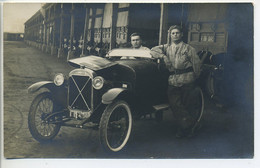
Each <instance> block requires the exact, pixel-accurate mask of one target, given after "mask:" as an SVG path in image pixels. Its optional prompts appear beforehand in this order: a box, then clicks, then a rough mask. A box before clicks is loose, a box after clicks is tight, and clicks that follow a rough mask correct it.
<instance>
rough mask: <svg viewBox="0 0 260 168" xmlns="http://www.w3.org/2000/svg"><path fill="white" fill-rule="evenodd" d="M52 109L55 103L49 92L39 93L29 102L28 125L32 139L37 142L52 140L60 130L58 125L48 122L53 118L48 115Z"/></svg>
mask: <svg viewBox="0 0 260 168" xmlns="http://www.w3.org/2000/svg"><path fill="white" fill-rule="evenodd" d="M54 109H55V104H54V102H53V99H52V96H51V94H50V93H49V92H44V93H41V94H39V95H38V96H36V98H35V99H34V100H33V102H32V104H31V107H30V111H29V115H28V126H29V130H30V132H31V134H32V136H33V137H34V139H36V140H37V141H39V142H42V143H44V142H48V141H50V140H52V139H53V138H54V137H55V136H56V135H57V134H58V132H59V130H60V125H57V124H51V123H49V122H51V121H53V120H55V118H54V116H53V117H49V116H50V114H51V113H53V112H54Z"/></svg>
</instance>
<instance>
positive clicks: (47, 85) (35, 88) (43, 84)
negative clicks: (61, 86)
mask: <svg viewBox="0 0 260 168" xmlns="http://www.w3.org/2000/svg"><path fill="white" fill-rule="evenodd" d="M55 86H56V85H55V84H54V83H53V82H52V81H41V82H37V83H34V84H32V85H31V86H29V87H28V93H34V92H36V91H38V90H40V89H41V88H43V87H45V88H47V89H49V90H53V88H54V87H55Z"/></svg>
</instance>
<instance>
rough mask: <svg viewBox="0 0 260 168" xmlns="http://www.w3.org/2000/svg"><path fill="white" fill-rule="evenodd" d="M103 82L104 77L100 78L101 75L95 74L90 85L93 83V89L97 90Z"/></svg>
mask: <svg viewBox="0 0 260 168" xmlns="http://www.w3.org/2000/svg"><path fill="white" fill-rule="evenodd" d="M104 82H105V80H104V78H102V77H101V76H97V77H95V78H94V79H93V81H92V85H93V87H94V88H95V89H97V90H98V89H101V88H102V87H103V85H104Z"/></svg>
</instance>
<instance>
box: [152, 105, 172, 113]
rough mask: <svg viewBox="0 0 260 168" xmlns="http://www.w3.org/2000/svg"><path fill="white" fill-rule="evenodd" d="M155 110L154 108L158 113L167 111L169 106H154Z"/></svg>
mask: <svg viewBox="0 0 260 168" xmlns="http://www.w3.org/2000/svg"><path fill="white" fill-rule="evenodd" d="M153 108H154V109H155V110H156V111H160V110H166V109H168V108H169V104H158V105H155V106H153Z"/></svg>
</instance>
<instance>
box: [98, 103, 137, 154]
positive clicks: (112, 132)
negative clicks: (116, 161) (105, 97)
mask: <svg viewBox="0 0 260 168" xmlns="http://www.w3.org/2000/svg"><path fill="white" fill-rule="evenodd" d="M132 122H133V121H132V114H131V110H130V107H129V105H128V104H127V103H126V102H125V101H122V100H118V101H115V102H113V103H111V104H109V105H108V106H107V107H106V109H105V111H104V113H103V114H102V117H101V120H100V131H99V133H100V142H101V145H102V146H103V148H104V149H105V150H106V151H108V152H111V151H112V152H118V151H120V150H122V149H123V148H124V147H125V145H126V143H127V141H128V139H129V137H130V134H131V130H132Z"/></svg>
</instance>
